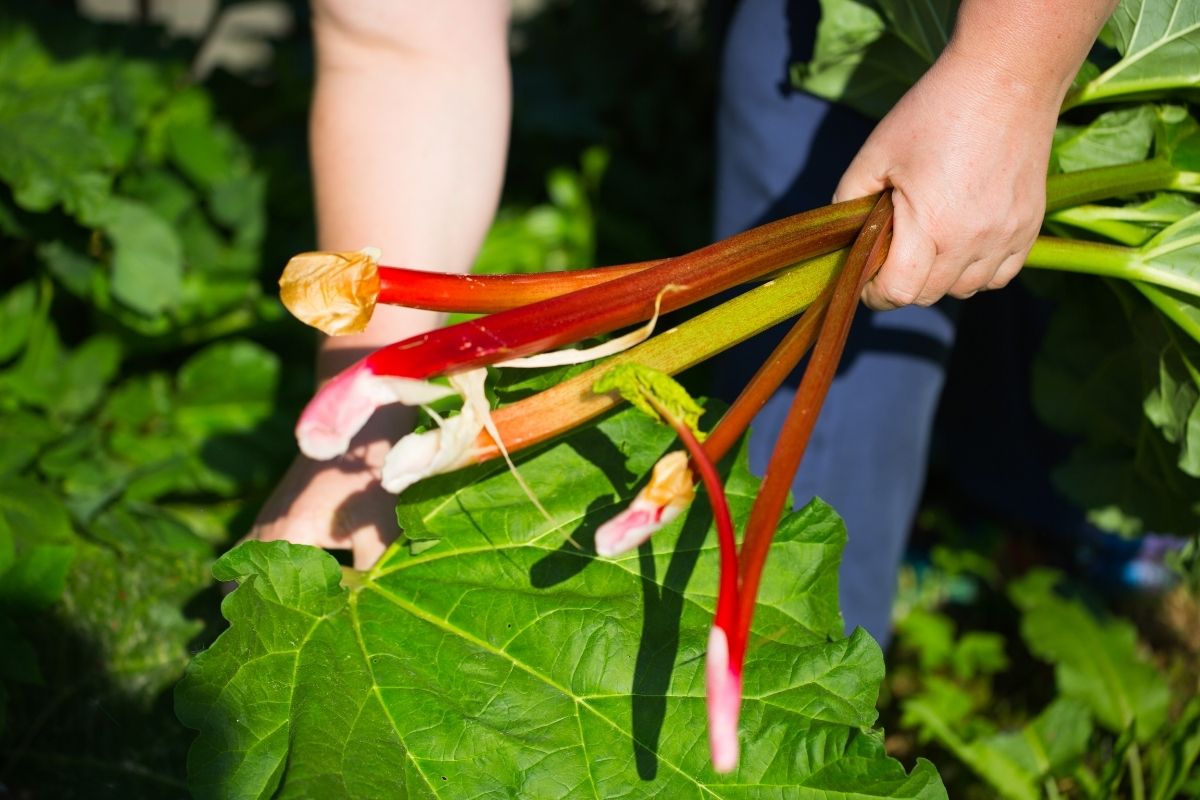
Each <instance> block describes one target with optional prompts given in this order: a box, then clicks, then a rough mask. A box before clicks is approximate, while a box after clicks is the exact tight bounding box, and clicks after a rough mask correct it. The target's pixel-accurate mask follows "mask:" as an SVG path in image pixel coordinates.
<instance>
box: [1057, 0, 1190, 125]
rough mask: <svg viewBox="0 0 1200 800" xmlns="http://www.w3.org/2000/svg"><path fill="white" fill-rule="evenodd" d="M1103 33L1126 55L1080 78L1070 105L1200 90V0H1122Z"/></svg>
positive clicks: (1073, 91)
mask: <svg viewBox="0 0 1200 800" xmlns="http://www.w3.org/2000/svg"><path fill="white" fill-rule="evenodd" d="M1102 38H1103V39H1104V40H1105V41H1107V42H1111V43H1112V45H1113V46H1114V47H1115V48H1116V50H1117V52H1118V53H1119V54H1120V55H1121V58H1120V59H1119V60H1118V61H1117V62H1116V63H1115V64H1113V65H1112V66H1110V67H1108V68H1107V69H1104V70H1103V71H1092V72H1091V73H1090V74H1088V75H1087V76H1086V77H1087V79H1086V80H1084V81H1081V82H1077V84H1076V86H1075V88H1074V89H1073V90H1072V92H1071V94H1070V95H1069V96H1068V98H1067V102H1066V104H1065V106H1066V107H1067V108H1073V107H1075V106H1079V105H1084V104H1086V103H1097V102H1114V101H1118V100H1130V99H1134V98H1149V97H1161V96H1163V95H1164V94H1166V93H1168V92H1178V91H1181V90H1182V91H1190V92H1195V89H1196V87H1197V85H1200V59H1197V58H1196V52H1197V51H1198V50H1200V4H1197V3H1196V2H1194V0H1122V1H1121V4H1120V5H1119V6H1118V7H1117V10H1116V11H1115V12H1113V15H1112V17H1111V18H1110V19H1109V20H1108V24H1107V25H1106V26H1105V29H1104V33H1103V35H1102Z"/></svg>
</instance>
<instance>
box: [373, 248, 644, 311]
mask: <svg viewBox="0 0 1200 800" xmlns="http://www.w3.org/2000/svg"><path fill="white" fill-rule="evenodd" d="M661 263H662V259H659V260H657V261H641V262H638V263H636V264H620V265H616V266H611V267H596V268H594V269H579V270H570V271H567V272H549V273H546V272H542V273H530V274H515V275H455V274H449V273H445V272H426V271H425V270H419V269H408V268H406V267H380V268H379V298H378V300H377V302H379V303H383V304H385V305H396V306H405V307H407V308H420V309H424V310H426V311H447V312H455V311H456V312H461V313H466V314H493V313H495V312H497V311H507V310H508V309H510V308H519V307H520V306H524V305H528V304H530V303H536V302H539V301H541V300H547V299H549V298H551V297H558V296H559V295H563V294H568V293H570V292H575V291H578V290H580V289H585V288H587V287H589V286H596V285H597V284H601V283H607V282H608V281H611V280H615V279H617V278H623V277H625V276H626V275H633V274H634V273H637V272H641V271H642V270H645V269H649V268H650V267H654V266H657V265H659V264H661Z"/></svg>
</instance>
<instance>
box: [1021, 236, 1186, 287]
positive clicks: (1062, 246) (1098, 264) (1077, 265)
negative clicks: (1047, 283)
mask: <svg viewBox="0 0 1200 800" xmlns="http://www.w3.org/2000/svg"><path fill="white" fill-rule="evenodd" d="M1154 252H1155V251H1154V250H1153V249H1152V250H1149V251H1147V250H1145V249H1143V248H1132V247H1119V246H1117V245H1111V244H1104V243H1101V242H1084V241H1080V240H1076V239H1059V238H1055V237H1052V236H1039V237H1038V239H1037V241H1036V242H1034V245H1033V249H1032V250H1030V251H1029V255H1028V256H1027V257H1026V259H1025V266H1027V267H1033V268H1034V269H1053V270H1059V271H1062V272H1080V273H1085V274H1088V275H1099V276H1102V277H1106V278H1121V279H1122V280H1127V281H1144V282H1145V283H1150V284H1154V285H1155V286H1162V287H1164V288H1167V289H1176V290H1178V291H1181V292H1185V293H1187V294H1190V295H1196V296H1200V278H1197V277H1195V276H1193V275H1190V274H1188V273H1186V272H1184V271H1182V270H1178V269H1172V268H1171V267H1169V266H1163V265H1159V264H1156V263H1154V262H1153V261H1152V260H1150V258H1149V256H1150V255H1153V254H1154Z"/></svg>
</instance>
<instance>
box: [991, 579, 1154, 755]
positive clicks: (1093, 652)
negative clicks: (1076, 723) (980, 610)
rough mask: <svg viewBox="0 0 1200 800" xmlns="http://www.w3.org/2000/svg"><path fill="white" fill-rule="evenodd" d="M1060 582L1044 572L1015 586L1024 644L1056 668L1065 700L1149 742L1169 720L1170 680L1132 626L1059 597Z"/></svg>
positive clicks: (1114, 729)
mask: <svg viewBox="0 0 1200 800" xmlns="http://www.w3.org/2000/svg"><path fill="white" fill-rule="evenodd" d="M1058 581H1059V576H1058V575H1056V574H1055V573H1052V572H1050V571H1040V570H1039V571H1034V572H1032V573H1030V574H1029V575H1027V576H1026V577H1025V578H1024V579H1022V580H1021V581H1019V582H1017V583H1014V584H1013V585H1012V586H1011V587H1010V590H1009V594H1010V596H1011V597H1012V599H1013V602H1014V603H1015V604H1016V606H1017V607H1018V608H1019V609H1021V611H1022V615H1023V616H1022V620H1021V636H1022V637H1023V638H1024V639H1025V644H1026V645H1027V646H1028V647H1029V649H1030V650H1031V651H1032V652H1033V653H1034V654H1035V655H1037V656H1038V657H1040V658H1043V659H1045V660H1046V661H1049V662H1050V663H1052V664H1054V666H1055V678H1056V682H1057V684H1058V688H1059V691H1060V692H1061V693H1062V695H1063V696H1064V697H1068V698H1072V699H1074V700H1077V701H1079V702H1081V703H1083V704H1084V705H1086V706H1087V708H1088V710H1089V711H1090V712H1091V713H1092V715H1093V716H1094V717H1095V718H1096V721H1097V722H1099V723H1100V724H1101V725H1103V726H1104V727H1105V728H1107V729H1108V730H1109V731H1112V732H1113V733H1121V732H1123V731H1125V730H1127V729H1129V728H1131V727H1132V728H1134V731H1135V738H1136V740H1137V741H1139V742H1143V743H1144V742H1146V741H1148V740H1149V739H1150V738H1151V737H1152V736H1154V735H1155V734H1156V733H1157V732H1158V730H1159V728H1161V727H1162V725H1163V723H1164V722H1165V721H1166V715H1167V702H1168V700H1169V692H1168V689H1167V683H1166V681H1165V680H1164V679H1163V677H1162V675H1161V674H1159V672H1158V670H1157V669H1156V668H1155V667H1154V666H1153V665H1152V664H1150V663H1149V662H1148V661H1146V660H1145V659H1144V658H1143V657H1142V656H1141V655H1140V654H1139V653H1138V651H1137V638H1136V635H1135V633H1134V629H1133V626H1132V625H1130V624H1129V623H1128V622H1125V621H1122V620H1115V619H1114V620H1105V621H1101V620H1099V619H1097V618H1096V617H1095V616H1094V615H1093V614H1092V613H1091V612H1089V611H1088V610H1087V609H1086V608H1085V607H1084V606H1083V604H1082V603H1080V602H1079V601H1077V600H1070V599H1065V598H1063V597H1060V596H1059V595H1058V594H1056V593H1055V585H1056V584H1057V583H1058Z"/></svg>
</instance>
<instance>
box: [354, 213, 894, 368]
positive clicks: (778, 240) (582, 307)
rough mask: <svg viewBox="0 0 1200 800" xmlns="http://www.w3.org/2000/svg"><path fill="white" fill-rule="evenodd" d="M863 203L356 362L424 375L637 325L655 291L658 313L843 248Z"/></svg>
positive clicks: (649, 310)
mask: <svg viewBox="0 0 1200 800" xmlns="http://www.w3.org/2000/svg"><path fill="white" fill-rule="evenodd" d="M873 203H874V198H870V197H867V198H860V199H858V200H851V201H848V202H845V203H836V204H834V205H831V206H826V207H824V208H819V209H815V210H813V211H808V212H805V213H803V214H797V215H795V216H792V217H787V218H785V219H782V220H779V221H777V222H771V223H768V224H766V225H763V226H761V227H758V228H754V229H752V230H749V231H746V232H745V233H741V234H738V235H736V236H731V237H729V238H728V239H724V240H722V241H720V242H717V243H715V244H711V245H708V246H707V247H702V248H700V249H699V250H694V251H692V252H691V253H688V254H686V255H683V256H679V257H677V258H670V259H667V260H665V261H663V262H661V263H660V264H658V265H657V266H654V267H650V268H648V269H644V270H642V271H641V272H636V273H634V274H632V275H626V276H625V277H623V278H619V279H616V280H612V281H607V282H605V283H601V284H598V285H596V286H590V287H588V288H585V289H580V290H579V291H576V292H571V293H570V294H567V295H561V296H559V297H552V298H549V299H547V300H542V301H540V302H537V303H531V304H529V305H526V306H521V307H520V308H513V309H509V310H507V311H501V312H498V313H496V314H491V315H489V316H486V317H482V318H480V319H474V320H468V321H467V322H462V323H459V324H458V325H451V326H449V327H446V328H439V329H438V330H434V331H430V332H428V333H424V334H420V335H418V336H413V337H411V338H408V339H405V340H403V341H400V342H396V343H395V344H391V345H388V346H387V347H383V348H380V349H379V350H376V351H375V352H374V353H372V354H371V355H369V356H367V358H366V359H365V363H366V365H367V368H368V369H369V370H370V371H371V372H372V373H373V374H376V375H388V376H396V377H402V378H416V379H426V378H431V377H433V376H436V375H442V374H446V373H451V372H461V371H465V370H468V369H474V368H476V367H482V366H488V365H490V364H494V363H496V362H498V361H506V360H509V359H512V358H517V357H520V356H526V355H532V354H534V353H539V352H542V351H545V350H549V349H553V348H556V347H560V346H562V345H566V344H571V343H574V342H578V341H580V340H582V339H586V338H588V337H590V336H596V335H598V334H601V333H608V332H609V331H613V330H616V329H618V328H622V327H624V326H627V325H632V324H634V323H637V322H644V321H645V320H647V319H649V318H650V317H651V315H653V314H654V313H655V310H656V308H657V307H658V302H657V298H658V297H659V296H660V295H661V296H662V301H661V311H662V313H664V314H665V313H669V312H671V311H674V310H675V309H678V308H682V307H683V306H685V305H688V304H689V303H693V302H696V301H698V300H702V299H704V298H707V297H711V296H712V295H714V294H716V293H718V292H720V291H723V290H725V289H728V288H730V287H732V286H736V285H738V284H740V283H744V282H746V281H749V280H753V279H755V278H759V277H762V276H764V275H767V274H769V273H772V272H775V271H777V270H779V269H782V268H784V267H786V266H788V265H789V264H795V263H796V262H798V261H801V260H804V259H806V258H811V257H813V256H818V255H822V254H825V253H831V252H833V251H835V250H837V249H839V248H841V247H844V246H845V245H847V244H849V242H850V241H851V240H852V239H853V238H854V235H855V233H856V232H857V231H858V229H859V227H860V226H861V225H862V221H863V219H864V217H865V216H866V214H867V212H868V211H869V210H870V207H871V205H872V204H873ZM668 287H673V288H672V289H671V290H668V291H664V290H667V289H668Z"/></svg>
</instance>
